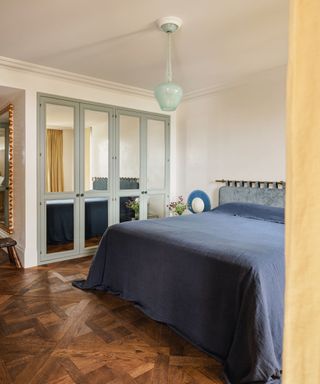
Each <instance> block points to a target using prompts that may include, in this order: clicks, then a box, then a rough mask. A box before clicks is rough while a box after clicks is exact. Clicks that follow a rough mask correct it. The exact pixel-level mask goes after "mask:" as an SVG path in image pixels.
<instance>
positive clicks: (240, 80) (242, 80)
mask: <svg viewBox="0 0 320 384" xmlns="http://www.w3.org/2000/svg"><path fill="white" fill-rule="evenodd" d="M286 69H287V65H286V64H285V65H279V66H276V67H272V68H267V69H263V70H261V71H258V72H254V73H250V74H248V75H246V76H239V77H237V78H235V79H233V80H230V81H226V82H221V83H218V84H215V85H213V86H211V87H208V88H202V89H197V90H195V91H191V92H187V93H186V94H185V95H184V98H183V101H188V100H192V99H196V98H198V97H202V96H207V95H211V94H214V93H217V92H220V91H223V90H225V89H231V88H235V87H238V86H240V85H244V84H247V83H249V82H250V81H252V80H253V79H256V78H259V77H261V76H262V75H266V74H267V73H271V72H277V71H279V72H280V71H283V72H284V73H285V71H286Z"/></svg>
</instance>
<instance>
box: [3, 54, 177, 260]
mask: <svg viewBox="0 0 320 384" xmlns="http://www.w3.org/2000/svg"><path fill="white" fill-rule="evenodd" d="M0 61H1V62H0V86H6V87H14V88H20V89H22V90H25V126H24V128H25V130H24V134H25V141H24V145H23V146H22V148H21V155H20V158H19V162H20V164H18V159H17V163H16V168H19V167H20V173H21V174H19V178H23V181H22V180H20V179H19V181H18V180H17V183H24V182H25V196H21V200H20V202H19V203H20V205H21V206H20V207H19V209H20V211H19V215H23V216H24V219H25V232H24V238H25V243H24V244H23V243H21V246H22V247H23V251H24V260H23V262H24V266H25V267H30V266H35V265H37V262H38V258H37V255H38V242H37V237H38V223H37V215H36V214H35V212H37V211H38V205H37V191H38V189H37V188H38V175H37V153H38V151H37V140H36V138H37V116H38V114H37V93H38V92H41V93H47V94H52V95H59V96H64V97H70V98H75V99H83V100H88V101H92V102H98V103H103V104H111V105H118V106H121V107H126V108H133V109H138V110H145V111H149V112H157V113H161V111H160V109H159V107H158V105H157V103H156V101H155V99H154V98H153V97H152V96H148V95H144V94H143V92H141V94H139V92H138V91H137V90H135V89H130V87H121V86H119V89H116V88H115V87H113V88H110V89H108V87H107V85H106V84H105V82H103V81H101V84H100V81H97V80H92V79H89V78H87V77H83V76H79V75H69V74H68V73H66V72H63V71H58V70H47V69H45V68H43V67H40V66H36V65H32V64H27V63H22V62H19V61H16V60H11V59H5V58H1V60H0ZM122 88H123V90H122ZM127 88H128V90H127ZM131 88H132V87H131ZM171 134H172V141H171V142H172V146H174V145H175V137H174V136H175V114H172V115H171ZM21 144H22V142H21ZM172 153H173V155H172V157H171V166H172V170H171V185H172V190H173V191H175V158H174V153H175V151H174V150H173V151H172ZM24 155H25V156H24ZM24 161H25V162H24ZM17 177H18V176H17Z"/></svg>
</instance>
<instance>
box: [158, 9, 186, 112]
mask: <svg viewBox="0 0 320 384" xmlns="http://www.w3.org/2000/svg"><path fill="white" fill-rule="evenodd" d="M181 25H182V20H181V19H180V18H179V17H174V16H169V17H162V18H161V19H159V20H158V26H159V28H160V29H161V31H163V32H165V33H166V34H167V37H168V48H167V70H166V82H165V83H161V84H159V85H158V86H157V87H156V88H155V90H154V95H155V98H156V99H157V100H158V103H159V105H160V108H161V109H162V110H163V111H175V110H176V108H177V106H178V105H179V104H180V102H181V99H182V96H183V90H182V88H181V87H180V86H179V85H178V84H175V83H174V82H173V81H172V63H171V39H172V34H173V33H175V32H176V31H177V30H178V29H179V28H180V27H181Z"/></svg>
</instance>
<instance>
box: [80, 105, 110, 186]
mask: <svg viewBox="0 0 320 384" xmlns="http://www.w3.org/2000/svg"><path fill="white" fill-rule="evenodd" d="M108 119H109V114H108V113H107V112H101V111H91V110H89V109H86V110H85V113H84V125H85V135H84V155H85V156H84V157H85V159H84V164H85V165H84V168H85V169H84V173H85V190H86V191H90V190H107V189H108V166H109V165H108V163H109V137H108V125H109V121H108Z"/></svg>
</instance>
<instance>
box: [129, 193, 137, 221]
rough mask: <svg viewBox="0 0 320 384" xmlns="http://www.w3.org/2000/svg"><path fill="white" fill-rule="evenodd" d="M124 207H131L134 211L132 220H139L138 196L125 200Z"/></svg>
mask: <svg viewBox="0 0 320 384" xmlns="http://www.w3.org/2000/svg"><path fill="white" fill-rule="evenodd" d="M126 207H127V208H129V209H131V210H132V211H133V212H134V219H133V220H139V209H140V202H139V198H138V197H137V198H135V199H130V200H129V201H127V202H126Z"/></svg>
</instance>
